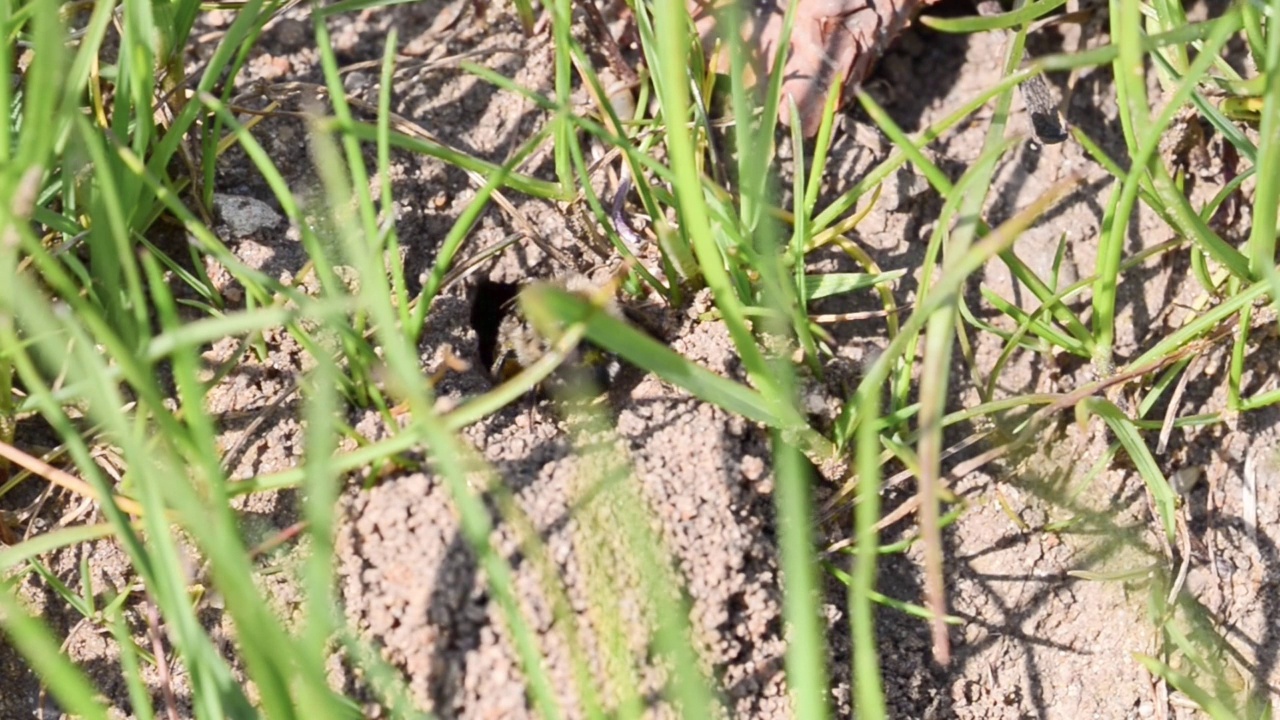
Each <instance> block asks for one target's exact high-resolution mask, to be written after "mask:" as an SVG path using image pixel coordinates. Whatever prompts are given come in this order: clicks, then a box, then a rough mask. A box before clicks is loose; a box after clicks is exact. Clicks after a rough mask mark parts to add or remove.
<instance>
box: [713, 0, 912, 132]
mask: <svg viewBox="0 0 1280 720" xmlns="http://www.w3.org/2000/svg"><path fill="white" fill-rule="evenodd" d="M732 1H734V0H689V13H690V15H692V16H693V19H694V23H695V25H696V27H697V29H698V34H699V36H700V37H701V38H702V43H703V47H704V48H706V51H707V53H708V54H710V53H712V52H713V51H715V46H716V39H717V37H718V33H717V27H716V25H717V23H716V20H717V18H716V14H717V10H718V9H719V8H722V7H724V6H725V4H726V2H732ZM935 1H936V0H798V2H799V5H798V6H797V7H796V19H795V26H794V28H793V29H792V32H791V48H790V52H789V53H788V56H787V60H786V64H785V65H784V67H783V72H784V73H785V76H784V78H783V81H782V98H783V103H782V107H781V108H780V112H779V118H780V119H781V120H782V122H783V123H785V124H787V125H790V124H791V109H790V106H789V104H788V103H787V102H786V98H787V97H788V96H790V97H793V98H795V103H796V107H797V108H799V110H800V125H801V127H802V128H803V130H804V134H805V136H806V137H812V136H813V135H814V133H816V132H817V131H818V125H819V124H820V123H821V121H822V108H823V105H824V104H825V103H826V100H827V92H828V89H829V88H831V87H835V88H836V89H837V91H838V92H843V91H844V89H845V88H846V87H848V86H849V85H851V84H853V83H857V82H860V81H862V80H863V79H864V78H866V76H867V75H868V73H870V72H871V67H872V65H873V63H874V62H875V60H876V59H877V58H878V57H879V56H880V54H881V53H882V52H884V49H885V48H886V47H887V46H888V44H889V43H890V42H892V41H893V39H894V38H896V37H897V36H898V34H899V33H901V32H902V30H903V28H905V27H906V26H907V23H908V22H910V20H911V18H912V17H913V16H914V15H915V13H916V11H917V10H919V9H920V8H921V7H924V6H925V5H928V4H931V3H933V2H935ZM788 5H790V0H759V1H758V2H755V3H752V6H751V8H750V13H749V15H748V17H747V19H746V20H745V22H744V23H743V27H742V37H743V39H744V41H745V42H746V45H747V47H748V48H750V49H751V51H752V58H751V62H750V66H751V75H750V76H749V77H748V82H749V83H752V82H754V79H755V78H758V77H764V76H765V74H766V73H765V72H764V69H765V68H766V67H768V64H769V62H770V61H771V59H772V58H773V56H774V53H776V52H777V45H778V38H779V36H780V35H781V33H782V21H783V17H784V16H785V15H786V12H787V7H788ZM721 45H722V49H721V50H720V51H719V52H718V54H717V56H716V57H715V58H713V60H712V62H713V63H714V67H716V69H717V71H719V72H726V71H727V70H728V68H729V58H728V54H727V50H725V49H723V45H724V43H721Z"/></svg>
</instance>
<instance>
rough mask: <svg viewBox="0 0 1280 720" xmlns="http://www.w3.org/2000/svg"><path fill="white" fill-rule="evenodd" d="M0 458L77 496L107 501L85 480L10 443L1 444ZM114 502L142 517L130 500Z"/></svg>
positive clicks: (121, 499) (140, 511) (131, 513)
mask: <svg viewBox="0 0 1280 720" xmlns="http://www.w3.org/2000/svg"><path fill="white" fill-rule="evenodd" d="M0 457H3V458H4V459H6V460H8V461H9V462H11V463H13V464H14V465H17V466H19V467H22V468H24V469H26V470H27V471H29V472H30V473H31V474H32V475H36V476H38V477H42V478H44V479H45V480H48V481H49V482H51V483H53V484H54V485H57V486H58V487H60V488H65V489H67V490H70V491H71V492H73V493H76V494H77V495H83V496H85V497H90V498H93V499H94V500H96V501H98V502H99V503H101V502H103V501H104V500H105V499H106V498H103V497H100V496H99V495H98V492H97V491H96V490H94V489H93V487H92V486H91V485H89V483H87V482H85V481H84V480H81V479H80V478H78V477H76V476H74V475H72V474H71V473H68V472H66V471H65V470H61V469H59V468H56V467H54V466H52V465H50V464H49V463H47V462H45V461H44V460H41V459H40V458H38V457H35V456H34V455H29V454H27V453H25V452H23V451H21V450H19V449H18V448H16V447H14V446H13V445H10V444H8V443H4V442H0ZM112 500H114V501H115V504H116V507H118V508H120V509H121V510H123V511H124V512H126V513H129V514H130V515H142V506H141V505H139V504H138V503H137V502H135V501H133V500H130V499H129V498H127V497H124V496H121V495H113V496H112Z"/></svg>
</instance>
